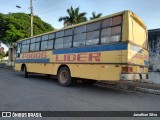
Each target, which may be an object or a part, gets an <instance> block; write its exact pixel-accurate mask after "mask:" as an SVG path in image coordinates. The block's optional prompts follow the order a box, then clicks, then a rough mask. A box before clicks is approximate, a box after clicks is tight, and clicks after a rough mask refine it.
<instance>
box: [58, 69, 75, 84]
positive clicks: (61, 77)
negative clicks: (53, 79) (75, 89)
mask: <svg viewBox="0 0 160 120" xmlns="http://www.w3.org/2000/svg"><path fill="white" fill-rule="evenodd" d="M58 83H59V84H60V85H62V86H65V87H68V86H71V85H73V83H74V81H73V78H72V77H71V74H70V70H69V68H68V67H62V68H61V69H60V70H59V72H58Z"/></svg>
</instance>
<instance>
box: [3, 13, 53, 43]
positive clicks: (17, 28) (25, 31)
mask: <svg viewBox="0 0 160 120" xmlns="http://www.w3.org/2000/svg"><path fill="white" fill-rule="evenodd" d="M33 28H34V35H38V34H42V33H44V32H49V31H52V30H54V28H53V27H52V26H51V25H50V24H48V23H46V22H44V21H42V20H41V19H40V18H39V17H38V16H34V22H33ZM28 37H30V15H29V14H25V13H9V14H2V13H0V40H1V41H2V42H3V43H4V44H6V45H8V46H13V43H14V42H16V41H17V40H19V39H24V38H28Z"/></svg>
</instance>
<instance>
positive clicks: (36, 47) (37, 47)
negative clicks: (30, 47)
mask: <svg viewBox="0 0 160 120" xmlns="http://www.w3.org/2000/svg"><path fill="white" fill-rule="evenodd" d="M39 48H40V42H37V43H35V51H39Z"/></svg>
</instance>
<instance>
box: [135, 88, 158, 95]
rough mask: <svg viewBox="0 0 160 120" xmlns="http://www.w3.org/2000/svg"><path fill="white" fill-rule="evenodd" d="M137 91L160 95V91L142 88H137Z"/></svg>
mask: <svg viewBox="0 0 160 120" xmlns="http://www.w3.org/2000/svg"><path fill="white" fill-rule="evenodd" d="M135 91H138V92H143V93H151V94H155V95H160V90H154V89H147V88H142V87H136V88H135Z"/></svg>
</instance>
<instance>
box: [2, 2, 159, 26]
mask: <svg viewBox="0 0 160 120" xmlns="http://www.w3.org/2000/svg"><path fill="white" fill-rule="evenodd" d="M16 5H18V6H20V7H21V8H17V7H16ZM159 5H160V0H33V12H34V15H37V16H39V17H40V18H41V19H42V20H43V21H45V22H47V23H49V24H51V25H52V26H53V27H54V28H56V29H60V28H62V27H63V22H59V21H58V19H59V17H63V16H66V15H67V12H66V10H67V9H68V8H70V7H71V6H73V8H76V7H80V12H86V13H87V18H89V17H91V14H92V12H93V11H94V12H96V13H102V14H103V16H105V15H109V14H113V13H116V12H119V11H123V10H131V11H133V12H134V13H136V14H137V15H138V16H139V17H140V18H141V19H142V20H143V21H144V22H145V24H146V26H147V28H148V29H156V28H160V14H159V13H160V7H159ZM29 7H30V0H0V13H4V14H7V13H14V12H24V13H30V9H29Z"/></svg>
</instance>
